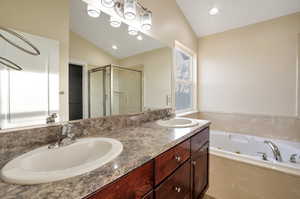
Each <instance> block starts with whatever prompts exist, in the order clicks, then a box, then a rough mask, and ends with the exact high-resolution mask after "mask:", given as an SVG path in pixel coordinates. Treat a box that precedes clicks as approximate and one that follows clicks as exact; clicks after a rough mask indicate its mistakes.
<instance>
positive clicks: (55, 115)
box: [46, 113, 57, 124]
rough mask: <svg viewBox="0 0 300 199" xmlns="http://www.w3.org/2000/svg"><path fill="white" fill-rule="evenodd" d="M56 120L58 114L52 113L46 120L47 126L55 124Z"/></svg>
mask: <svg viewBox="0 0 300 199" xmlns="http://www.w3.org/2000/svg"><path fill="white" fill-rule="evenodd" d="M56 118H57V114H56V113H52V114H51V115H50V116H48V117H47V118H46V123H47V124H51V123H55V119H56Z"/></svg>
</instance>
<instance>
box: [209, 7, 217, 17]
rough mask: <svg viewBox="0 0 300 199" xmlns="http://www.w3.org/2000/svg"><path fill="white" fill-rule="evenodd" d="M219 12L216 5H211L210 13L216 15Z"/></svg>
mask: <svg viewBox="0 0 300 199" xmlns="http://www.w3.org/2000/svg"><path fill="white" fill-rule="evenodd" d="M218 13H219V9H218V8H216V7H213V8H212V9H210V10H209V14H210V15H216V14H218Z"/></svg>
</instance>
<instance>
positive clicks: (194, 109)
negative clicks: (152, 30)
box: [172, 41, 198, 116]
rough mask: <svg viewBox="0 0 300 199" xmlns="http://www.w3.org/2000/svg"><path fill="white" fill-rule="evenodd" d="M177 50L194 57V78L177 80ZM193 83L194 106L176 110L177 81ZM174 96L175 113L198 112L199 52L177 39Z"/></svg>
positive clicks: (173, 79) (173, 75) (173, 77)
mask: <svg viewBox="0 0 300 199" xmlns="http://www.w3.org/2000/svg"><path fill="white" fill-rule="evenodd" d="M177 51H179V52H182V53H184V54H186V55H187V56H190V57H191V59H192V67H191V69H192V70H191V73H192V75H191V76H192V80H179V81H178V80H177V74H176V68H177V59H176V53H177ZM177 82H181V83H187V82H189V83H188V84H191V83H192V107H191V108H188V109H183V110H176V91H175V89H176V83H177ZM172 96H173V99H174V100H173V109H174V110H175V114H176V115H178V116H180V115H185V114H189V113H194V112H198V110H197V97H198V95H197V54H196V53H195V52H194V51H192V50H191V49H189V48H187V47H186V46H184V45H183V44H181V43H180V42H178V41H175V48H174V49H173V70H172Z"/></svg>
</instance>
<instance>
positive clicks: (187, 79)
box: [174, 47, 196, 113]
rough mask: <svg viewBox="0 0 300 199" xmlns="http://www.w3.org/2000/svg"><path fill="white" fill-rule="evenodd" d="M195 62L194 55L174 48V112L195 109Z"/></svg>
mask: <svg viewBox="0 0 300 199" xmlns="http://www.w3.org/2000/svg"><path fill="white" fill-rule="evenodd" d="M195 66H196V64H195V56H194V55H193V54H192V53H190V52H188V51H186V50H184V49H182V47H180V48H179V47H177V48H175V71H174V80H175V91H174V93H175V109H176V113H185V112H191V111H196V78H195V74H196V67H195Z"/></svg>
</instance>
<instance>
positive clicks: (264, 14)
mask: <svg viewBox="0 0 300 199" xmlns="http://www.w3.org/2000/svg"><path fill="white" fill-rule="evenodd" d="M176 1H177V4H178V5H179V7H180V9H181V10H182V12H183V13H184V15H185V17H186V18H187V20H188V21H189V23H190V24H191V26H192V28H193V30H194V31H195V33H196V34H197V35H198V36H199V37H201V36H205V35H210V34H214V33H218V32H223V31H226V30H230V29H234V28H238V27H242V26H246V25H249V24H254V23H258V22H262V21H266V20H269V19H273V18H277V17H280V16H284V15H288V14H291V13H295V12H300V0H176ZM213 7H216V8H218V9H219V13H218V14H217V15H214V16H212V15H209V10H210V9H211V8H213ZM299 23H300V22H299Z"/></svg>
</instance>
